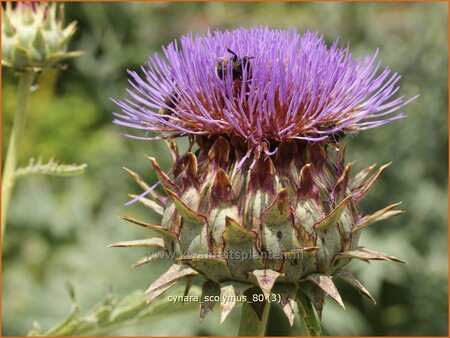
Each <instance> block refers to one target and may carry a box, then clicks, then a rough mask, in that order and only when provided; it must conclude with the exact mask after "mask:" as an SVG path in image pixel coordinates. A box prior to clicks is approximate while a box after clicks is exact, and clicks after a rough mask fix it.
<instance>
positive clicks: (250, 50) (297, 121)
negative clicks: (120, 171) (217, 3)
mask: <svg viewBox="0 0 450 338" xmlns="http://www.w3.org/2000/svg"><path fill="white" fill-rule="evenodd" d="M227 48H229V49H230V50H232V51H234V52H235V53H236V54H237V55H238V56H239V57H240V58H242V57H245V56H248V57H253V58H252V59H251V61H250V63H251V67H249V66H246V67H244V68H243V70H242V72H243V74H242V80H236V79H233V77H232V76H222V78H223V79H221V78H219V77H218V76H217V75H216V73H215V67H216V64H217V62H219V61H220V60H223V59H224V58H228V59H229V60H230V59H231V58H232V55H231V54H230V53H229V52H227ZM163 54H164V57H161V56H159V55H158V54H154V55H153V56H151V57H150V58H149V60H148V62H147V64H146V65H145V66H144V67H142V68H141V73H137V72H135V71H129V76H130V77H129V83H130V85H131V87H132V89H130V90H128V93H129V95H130V98H129V99H123V100H113V101H114V102H115V103H116V104H117V105H118V106H119V107H120V108H121V111H122V112H121V113H115V114H114V115H115V120H114V123H116V124H117V125H120V126H123V127H126V128H132V129H137V130H138V131H139V130H141V133H142V134H139V135H134V136H133V135H128V134H127V136H130V137H133V138H137V139H154V138H168V137H176V136H181V135H205V136H212V135H240V136H242V137H243V138H244V139H245V140H247V142H248V143H249V146H250V148H252V149H256V148H258V147H259V148H261V146H263V145H265V144H267V142H270V141H285V140H290V139H299V140H306V141H309V142H316V141H321V140H324V139H326V138H327V136H328V135H331V134H333V133H335V132H337V131H339V130H346V131H358V130H365V129H369V128H374V127H378V126H381V125H383V124H386V123H389V122H391V121H394V120H397V119H399V118H403V117H404V115H403V114H401V113H398V110H399V109H401V108H403V107H404V106H405V105H407V104H408V103H410V102H411V101H412V100H414V99H415V98H416V97H413V98H411V99H409V100H404V98H403V97H395V94H396V93H397V92H398V90H399V85H398V82H399V80H400V76H399V75H398V74H397V73H392V71H391V70H390V69H389V68H384V69H383V70H380V68H381V62H380V61H377V60H376V59H377V54H378V51H376V52H375V54H374V55H373V56H370V57H366V58H363V59H361V60H356V59H354V58H353V56H352V54H351V53H350V51H349V46H348V45H347V46H346V47H344V48H341V47H339V46H338V40H336V41H335V42H334V43H333V44H332V45H331V47H328V46H327V45H326V44H325V42H324V40H323V37H322V36H319V35H318V34H317V33H315V32H307V33H305V34H303V35H300V34H299V33H298V32H297V31H296V30H294V29H291V30H288V31H284V30H271V29H269V28H252V29H244V28H240V29H236V30H233V31H224V32H221V31H215V32H208V33H207V34H206V35H204V36H193V35H192V34H189V35H186V36H183V37H181V39H180V41H179V42H177V41H174V42H172V43H170V44H169V45H168V46H167V47H164V48H163ZM250 72H251V73H250ZM226 73H227V74H228V75H231V67H226V69H225V70H224V74H225V75H226ZM173 95H176V97H177V102H176V105H175V107H174V106H173V105H168V104H167V98H170V97H171V96H173ZM171 101H172V102H173V101H174V100H171ZM161 108H163V109H164V114H163V113H161V111H160V109H161ZM324 125H327V126H329V127H328V128H323V126H324ZM148 132H153V135H152V137H148V135H147V134H148Z"/></svg>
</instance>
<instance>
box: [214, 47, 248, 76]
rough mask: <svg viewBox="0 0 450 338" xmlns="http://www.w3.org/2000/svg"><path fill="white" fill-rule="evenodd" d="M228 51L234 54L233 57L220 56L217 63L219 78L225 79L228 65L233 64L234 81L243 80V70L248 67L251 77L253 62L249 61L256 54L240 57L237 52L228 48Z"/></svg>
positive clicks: (216, 69)
mask: <svg viewBox="0 0 450 338" xmlns="http://www.w3.org/2000/svg"><path fill="white" fill-rule="evenodd" d="M227 51H228V53H230V54H232V55H233V57H232V58H231V59H228V58H220V59H219V61H218V62H217V63H216V68H215V71H216V75H217V77H218V78H219V79H221V80H223V77H224V76H225V75H226V74H227V67H229V65H230V64H231V67H233V70H232V74H233V75H232V76H233V81H235V80H242V78H243V74H242V72H243V70H244V69H248V73H249V75H248V78H250V77H251V70H252V68H251V63H250V62H249V61H250V60H251V59H254V56H244V57H242V58H240V57H239V56H238V55H237V54H236V53H235V52H233V51H232V50H231V49H229V48H227Z"/></svg>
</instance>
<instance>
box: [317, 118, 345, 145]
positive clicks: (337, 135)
mask: <svg viewBox="0 0 450 338" xmlns="http://www.w3.org/2000/svg"><path fill="white" fill-rule="evenodd" d="M335 128H336V124H335V123H334V122H329V123H324V124H320V125H318V126H317V129H318V130H320V131H326V130H331V129H335ZM345 135H346V133H345V131H344V130H343V129H341V130H338V131H336V132H334V133H332V134H330V135H329V136H328V138H327V139H326V140H327V141H328V142H329V143H331V144H338V143H339V142H341V141H342V139H343V138H344V137H345Z"/></svg>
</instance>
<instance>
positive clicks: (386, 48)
mask: <svg viewBox="0 0 450 338" xmlns="http://www.w3.org/2000/svg"><path fill="white" fill-rule="evenodd" d="M66 12H67V16H68V20H78V22H79V30H78V32H77V34H76V36H75V39H74V42H73V45H72V48H73V49H79V50H84V51H86V55H85V56H84V57H82V58H79V59H77V60H75V61H71V62H70V64H69V68H68V70H66V71H64V72H61V71H60V70H53V71H48V72H45V73H43V74H42V75H41V77H40V79H39V87H38V89H37V90H36V92H35V93H34V94H33V96H32V100H31V104H30V107H31V109H30V112H29V120H28V123H27V128H26V136H25V142H24V143H25V144H24V146H23V152H22V154H21V164H22V165H25V164H26V163H27V159H28V158H30V157H36V156H37V155H42V156H43V161H44V162H46V161H47V160H48V159H50V158H51V157H53V156H57V157H58V159H60V160H61V161H63V162H66V163H67V162H78V163H84V162H86V163H88V164H89V167H88V170H87V171H86V174H85V175H83V176H80V177H75V178H68V179H66V180H57V179H54V178H51V177H41V176H39V177H37V176H35V177H29V178H26V179H23V180H21V182H19V184H18V186H17V189H16V191H15V194H14V196H13V200H12V203H11V211H10V215H9V216H10V218H9V223H10V224H9V226H8V229H7V234H6V243H5V244H4V248H3V264H2V265H3V281H2V285H3V290H2V295H3V297H2V300H3V301H2V306H3V308H2V310H3V311H2V315H3V318H2V321H3V325H2V327H3V335H24V334H26V333H27V332H28V330H29V328H31V327H32V323H33V321H34V320H37V321H38V322H39V323H40V325H41V326H42V328H43V331H46V330H47V329H48V328H50V327H52V326H53V325H54V324H55V323H57V322H59V321H60V320H62V319H63V318H64V315H65V314H68V313H69V309H70V304H71V301H70V297H69V296H68V295H67V293H66V291H65V286H64V285H65V281H66V280H70V281H71V282H72V283H73V284H74V286H75V289H76V290H77V293H78V300H79V303H80V307H81V310H82V312H83V313H84V312H85V311H86V310H87V309H89V308H90V307H91V306H93V305H94V304H96V303H97V302H98V301H100V300H101V299H103V298H104V297H105V294H106V293H107V287H106V285H110V284H112V285H114V288H115V292H116V294H117V297H118V298H119V299H120V298H123V297H124V296H125V295H127V294H130V293H132V292H133V291H135V290H138V289H142V288H145V287H146V286H147V285H149V284H150V282H151V281H153V280H154V279H155V278H156V276H158V274H160V273H161V272H162V271H163V270H164V269H165V268H167V265H168V264H169V263H168V262H160V263H154V264H153V265H151V266H150V265H148V266H143V267H141V268H139V269H137V270H131V271H130V270H128V269H129V265H130V264H131V263H132V262H134V261H135V260H136V259H137V258H139V257H141V256H144V255H145V251H142V250H141V251H139V249H135V251H133V250H131V249H128V250H120V249H108V248H107V247H106V246H107V245H108V244H109V243H111V242H115V241H118V240H124V239H135V238H141V237H142V235H143V234H145V230H143V229H136V228H134V227H133V226H131V225H129V224H127V223H126V222H124V221H121V220H119V219H118V216H119V215H122V214H127V215H130V216H136V217H140V218H142V219H146V220H147V221H148V222H154V223H157V222H158V219H157V217H156V216H155V215H149V214H146V213H145V214H144V212H145V211H144V208H143V207H141V206H139V205H137V204H134V205H132V206H130V207H124V206H123V203H125V202H126V201H127V193H128V192H133V193H136V192H138V191H139V189H138V187H136V186H135V185H133V184H132V183H131V180H130V179H129V178H128V176H127V175H126V173H125V172H124V171H123V170H122V169H121V167H122V166H127V167H129V168H131V169H133V170H134V171H136V172H139V173H141V174H142V175H143V176H144V178H145V179H146V180H147V181H148V182H155V181H156V177H155V175H154V173H153V171H152V170H151V167H150V165H149V163H148V160H146V159H145V157H144V154H146V155H151V156H157V157H158V158H159V159H160V163H162V164H163V166H164V167H165V168H168V166H169V165H170V162H169V158H168V154H167V151H166V149H165V146H164V145H163V144H162V142H153V143H148V142H142V141H133V140H127V139H124V138H123V137H121V136H120V135H119V134H118V128H117V127H115V126H113V125H112V123H111V120H112V116H111V112H112V111H114V110H115V109H116V107H114V105H113V104H112V103H111V101H110V100H109V97H115V98H118V97H122V96H124V95H125V90H124V88H125V87H126V86H127V76H126V69H136V68H138V67H139V66H140V65H141V64H142V63H143V62H144V61H145V60H146V58H147V57H148V56H149V55H150V54H152V53H154V52H157V51H159V50H160V46H161V45H163V44H167V43H168V42H169V41H171V40H172V39H174V38H176V37H178V36H180V35H182V34H186V33H187V32H190V31H192V32H196V33H204V32H205V31H206V29H207V28H208V27H210V28H221V29H231V28H234V27H239V26H253V25H268V26H270V27H274V28H288V27H297V28H298V29H299V30H300V31H302V32H303V31H305V30H317V31H319V32H321V33H323V34H324V36H325V38H326V40H327V41H329V42H331V41H333V40H334V39H335V38H336V36H337V35H339V36H340V38H341V41H342V42H343V43H346V42H347V41H350V42H351V50H352V52H353V53H354V55H356V56H361V55H363V54H364V53H366V54H369V53H373V52H374V51H375V50H376V48H377V47H379V48H380V53H379V57H380V58H381V59H382V60H383V64H384V65H389V66H390V67H391V68H392V69H393V70H394V71H397V72H399V73H400V74H402V75H403V80H402V88H401V91H400V94H401V95H406V96H407V97H411V96H413V95H414V94H416V93H420V95H421V96H420V98H419V99H418V100H416V101H415V102H414V103H412V104H411V105H410V106H408V107H406V108H405V112H406V113H407V114H408V115H409V116H408V118H407V119H404V120H402V121H398V122H394V123H392V124H390V125H387V126H383V127H381V128H377V129H375V130H371V131H367V132H365V133H361V134H360V135H357V136H355V137H348V141H347V142H348V148H347V160H348V161H352V160H358V163H357V165H356V167H357V168H356V169H362V168H364V167H366V166H368V165H370V164H372V163H378V164H382V163H385V162H389V161H391V160H393V161H394V162H393V164H392V166H391V167H390V168H389V169H388V170H387V171H386V173H385V174H384V175H383V176H382V178H381V179H380V181H379V182H378V184H377V186H376V187H375V189H374V190H373V191H372V192H371V194H370V195H369V196H368V197H367V199H366V201H365V202H364V204H363V206H362V210H363V211H366V212H367V213H370V212H372V211H375V210H378V209H380V208H382V207H384V206H386V205H388V204H390V203H393V202H396V201H399V200H402V201H403V206H402V207H403V209H404V210H406V211H407V213H406V214H404V215H401V216H398V217H396V218H394V219H392V220H389V221H387V222H383V223H380V224H377V225H376V226H373V227H372V228H369V229H367V230H366V231H365V232H364V234H363V236H362V239H361V243H362V244H363V245H367V246H369V247H371V248H374V249H376V250H380V251H384V252H388V253H390V254H393V255H396V256H399V257H401V258H402V259H405V260H406V261H408V265H406V266H398V265H391V264H385V263H382V262H379V263H377V262H375V263H372V264H371V265H370V266H367V265H366V264H364V263H358V262H354V263H352V264H351V265H350V269H351V270H352V271H353V272H354V273H355V274H356V275H357V276H358V278H360V279H361V281H362V282H363V283H364V284H365V285H366V286H367V288H368V289H369V291H370V292H371V293H372V294H373V296H374V297H375V298H376V299H377V301H378V305H376V306H374V305H372V304H371V303H369V302H368V301H367V300H365V299H363V297H361V296H360V295H359V294H357V293H356V292H355V291H354V290H352V289H350V288H347V287H346V286H345V285H338V286H339V287H340V288H342V290H343V299H344V301H345V302H346V305H347V310H346V311H343V310H342V309H338V308H337V306H336V305H335V304H334V303H333V302H332V301H329V300H327V306H326V307H325V310H324V316H323V321H322V323H323V327H324V333H325V334H330V335H443V336H446V335H447V334H448V332H447V330H448V304H447V300H448V290H447V281H448V248H447V231H448V230H447V221H448V220H447V205H448V204H447V201H448V200H447V198H448V196H447V172H448V167H447V163H448V157H447V156H448V155H447V138H448V136H447V124H448V123H447V122H448V121H447V118H448V117H447V99H448V97H447V74H448V69H447V59H448V48H447V20H448V18H447V3H338V2H332V3H251V4H250V3H220V2H215V3H170V4H169V3H114V4H112V3H67V4H66ZM16 84H17V79H16V78H15V77H14V75H13V74H12V73H10V72H9V71H4V72H3V85H2V97H3V101H2V111H3V114H2V118H3V120H2V122H3V123H2V125H3V130H2V135H3V136H2V137H3V139H2V141H3V142H2V147H3V148H2V149H3V154H4V150H5V147H6V145H7V136H8V135H9V128H10V125H11V121H12V112H13V107H14V104H15V103H14V98H15V88H16ZM174 316H175V315H174ZM238 318H239V312H236V313H235V314H233V315H231V316H230V317H229V318H228V319H227V320H226V322H225V323H224V324H222V325H219V319H218V312H217V311H214V315H213V316H209V317H207V318H206V319H205V321H204V322H203V323H202V324H199V322H198V319H197V314H194V313H192V312H187V313H186V314H182V315H176V317H167V318H158V319H157V320H154V321H151V322H148V324H145V325H140V326H136V327H134V326H133V327H129V326H126V327H123V328H120V329H116V330H114V331H112V332H111V333H112V334H116V335H160V336H161V335H180V334H182V335H228V334H236V332H237V331H236V327H237V323H238ZM175 320H176V321H177V323H183V325H173V322H174V321H175ZM269 320H270V323H269V325H270V326H269V334H272V335H276V334H295V332H298V328H296V327H294V328H293V329H292V331H291V329H290V328H289V327H288V324H287V323H286V320H285V319H284V317H283V316H281V315H280V309H279V308H278V307H275V308H274V309H272V312H271V315H270V319H269ZM296 329H297V331H295V330H296Z"/></svg>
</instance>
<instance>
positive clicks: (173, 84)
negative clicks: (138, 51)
mask: <svg viewBox="0 0 450 338" xmlns="http://www.w3.org/2000/svg"><path fill="white" fill-rule="evenodd" d="M163 52H164V57H161V56H159V55H158V54H154V55H153V56H152V57H150V59H149V60H148V62H147V64H146V65H145V66H143V67H142V69H141V72H139V73H138V72H135V71H129V76H130V77H129V83H130V85H131V87H132V88H131V89H130V90H129V91H128V92H129V95H130V98H129V99H123V100H113V101H114V102H115V103H116V104H117V106H118V107H120V110H121V112H120V113H115V117H116V118H115V120H114V122H115V123H116V124H117V125H119V126H122V127H125V128H128V129H130V130H135V133H133V134H131V133H129V134H127V136H129V137H132V138H136V139H144V140H145V139H166V140H168V142H167V144H168V146H169V149H170V152H171V154H172V157H173V162H174V163H173V167H172V169H171V170H170V172H169V173H165V172H163V170H162V169H161V168H160V166H159V165H158V163H157V161H156V160H155V159H154V158H150V160H151V164H152V165H153V168H154V170H155V171H156V173H157V175H158V177H159V182H160V184H161V185H162V187H163V189H164V192H165V193H164V195H162V194H160V193H157V192H156V191H155V190H153V189H151V188H149V186H148V185H147V184H146V183H145V182H144V181H143V180H142V178H141V177H140V176H139V175H138V174H136V173H134V172H132V171H129V173H130V174H131V176H132V177H133V178H134V179H135V180H136V181H137V183H138V184H139V185H140V186H141V187H142V188H143V189H144V190H145V192H144V194H142V195H140V196H137V197H136V198H135V199H136V200H139V201H140V202H141V203H142V204H144V205H146V206H148V207H149V208H150V209H152V210H153V211H155V212H157V213H159V214H160V215H161V216H162V219H161V224H160V225H154V224H148V223H145V222H142V221H138V220H135V219H130V218H127V220H129V221H131V222H133V223H136V224H138V225H141V226H144V227H146V228H148V229H149V230H150V231H151V232H152V233H156V234H158V236H157V237H151V238H148V239H144V240H134V241H128V242H118V243H115V244H113V245H112V246H149V247H154V248H157V250H160V251H161V252H162V253H163V254H170V255H169V256H170V257H172V258H173V260H174V263H173V265H172V266H171V267H170V268H169V270H168V271H167V272H166V273H165V274H163V275H162V276H161V277H160V278H158V279H157V280H156V281H154V282H153V283H152V284H151V285H150V287H149V288H148V290H147V293H148V300H149V301H152V300H153V299H155V298H156V297H158V296H160V295H161V294H163V293H164V292H165V291H166V290H168V289H169V288H170V287H171V286H172V285H174V284H175V283H176V282H177V281H179V280H181V279H188V280H189V279H191V278H193V277H195V276H202V277H203V278H204V284H203V295H202V297H205V296H207V295H214V296H220V297H219V298H216V299H220V301H219V303H221V304H220V310H221V320H222V321H223V320H224V319H225V318H226V316H227V315H228V314H229V313H230V311H231V310H232V309H233V308H234V306H235V304H236V302H237V301H236V300H238V299H239V296H243V295H246V294H249V293H250V292H253V293H255V292H259V293H261V294H262V295H263V296H264V297H265V298H266V299H269V297H271V295H276V296H277V297H278V298H279V302H280V303H281V306H282V308H283V310H284V312H285V314H286V316H287V318H288V319H289V322H290V323H291V325H292V323H293V321H294V317H295V315H296V313H297V311H298V310H297V306H296V299H297V298H298V297H299V294H301V295H303V296H305V297H307V299H308V300H309V301H310V302H311V304H312V305H313V306H314V308H315V309H316V311H317V313H318V315H319V316H320V315H321V312H322V308H323V302H324V297H325V296H330V297H332V298H334V299H335V300H336V301H337V302H338V303H339V304H341V305H342V306H343V303H342V299H341V297H340V295H339V292H338V290H337V289H336V286H335V284H334V282H333V281H334V280H335V278H341V279H343V280H345V281H347V282H348V283H350V284H351V285H352V286H354V287H355V288H357V289H358V290H359V291H360V292H361V293H362V294H364V295H365V296H367V297H369V298H370V299H371V300H373V298H372V297H371V296H370V294H369V292H368V291H367V290H366V289H365V288H364V286H363V285H362V284H361V283H360V282H359V281H358V280H357V279H356V278H355V277H354V276H353V275H352V274H351V273H350V272H349V271H347V270H346V269H345V268H344V267H345V266H346V265H347V264H348V263H349V262H350V261H351V260H352V259H359V260H364V261H369V260H385V261H396V262H402V261H401V260H400V259H398V258H396V257H393V256H390V255H387V254H383V253H379V252H376V251H372V250H370V249H367V248H364V247H360V246H358V238H359V235H360V231H361V230H362V229H363V228H364V227H366V226H367V225H369V224H371V223H373V222H376V221H379V220H384V219H386V218H389V217H391V216H394V215H397V214H399V213H400V212H401V211H399V210H395V207H396V206H397V205H398V203H397V204H392V205H389V206H387V207H386V208H384V209H382V210H379V211H377V212H375V213H374V214H372V215H362V213H361V212H360V210H359V207H358V206H359V203H360V202H361V201H362V200H363V198H364V197H365V196H366V194H367V193H368V191H369V190H370V189H371V187H372V186H373V184H374V183H375V181H376V180H377V179H378V177H379V176H380V174H381V173H382V172H383V170H384V169H385V168H386V167H387V165H385V166H381V167H380V168H378V169H375V168H374V167H373V166H372V167H369V168H367V169H364V170H362V171H360V172H358V173H357V174H356V175H354V174H352V173H351V171H352V166H353V163H348V164H346V163H345V156H344V155H345V145H344V140H345V139H344V136H345V135H346V134H351V133H356V132H359V131H362V130H365V129H369V128H374V127H377V126H381V125H383V124H386V123H389V122H392V121H394V120H397V119H400V118H402V117H404V115H403V114H401V113H398V110H399V109H401V108H402V107H404V106H405V105H406V104H408V103H409V102H410V101H411V100H413V99H414V98H412V99H410V100H404V99H403V97H399V98H397V97H395V94H396V92H397V91H398V88H399V87H398V81H399V79H400V76H399V75H397V74H392V72H391V70H390V69H389V68H385V69H383V70H381V69H380V66H381V64H380V62H378V61H377V54H376V53H375V55H373V56H371V57H367V58H363V59H361V60H355V59H354V58H353V57H352V55H351V53H350V51H349V47H346V48H340V47H339V44H338V41H336V42H334V43H333V44H332V45H331V46H329V47H328V46H327V45H326V44H325V43H324V41H323V37H322V36H319V35H318V34H317V33H314V32H308V33H305V34H303V35H300V34H299V33H298V32H297V31H296V30H288V31H283V30H271V29H268V28H264V27H260V28H252V29H243V28H242V29H236V30H233V31H225V32H221V31H215V32H208V33H207V34H206V35H204V36H193V35H187V36H183V37H181V39H180V41H175V42H172V43H170V44H169V45H168V46H167V47H165V48H164V49H163ZM175 137H188V138H189V139H190V141H191V142H190V145H191V146H190V148H189V150H188V151H187V152H186V153H183V154H180V153H179V151H178V149H177V146H176V145H175V143H174V142H173V141H172V139H173V138H175ZM146 195H147V197H146ZM151 260H152V259H149V257H144V258H143V259H141V260H139V261H138V262H136V263H135V265H141V264H144V263H147V262H149V261H151ZM188 285H190V283H188ZM255 290H256V291H255ZM214 304H215V303H214V302H202V303H201V305H200V317H201V318H203V317H204V316H205V315H206V314H207V313H208V312H209V311H210V310H211V309H212V308H213V306H214ZM255 311H256V312H257V314H258V315H260V313H258V308H257V306H255Z"/></svg>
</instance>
